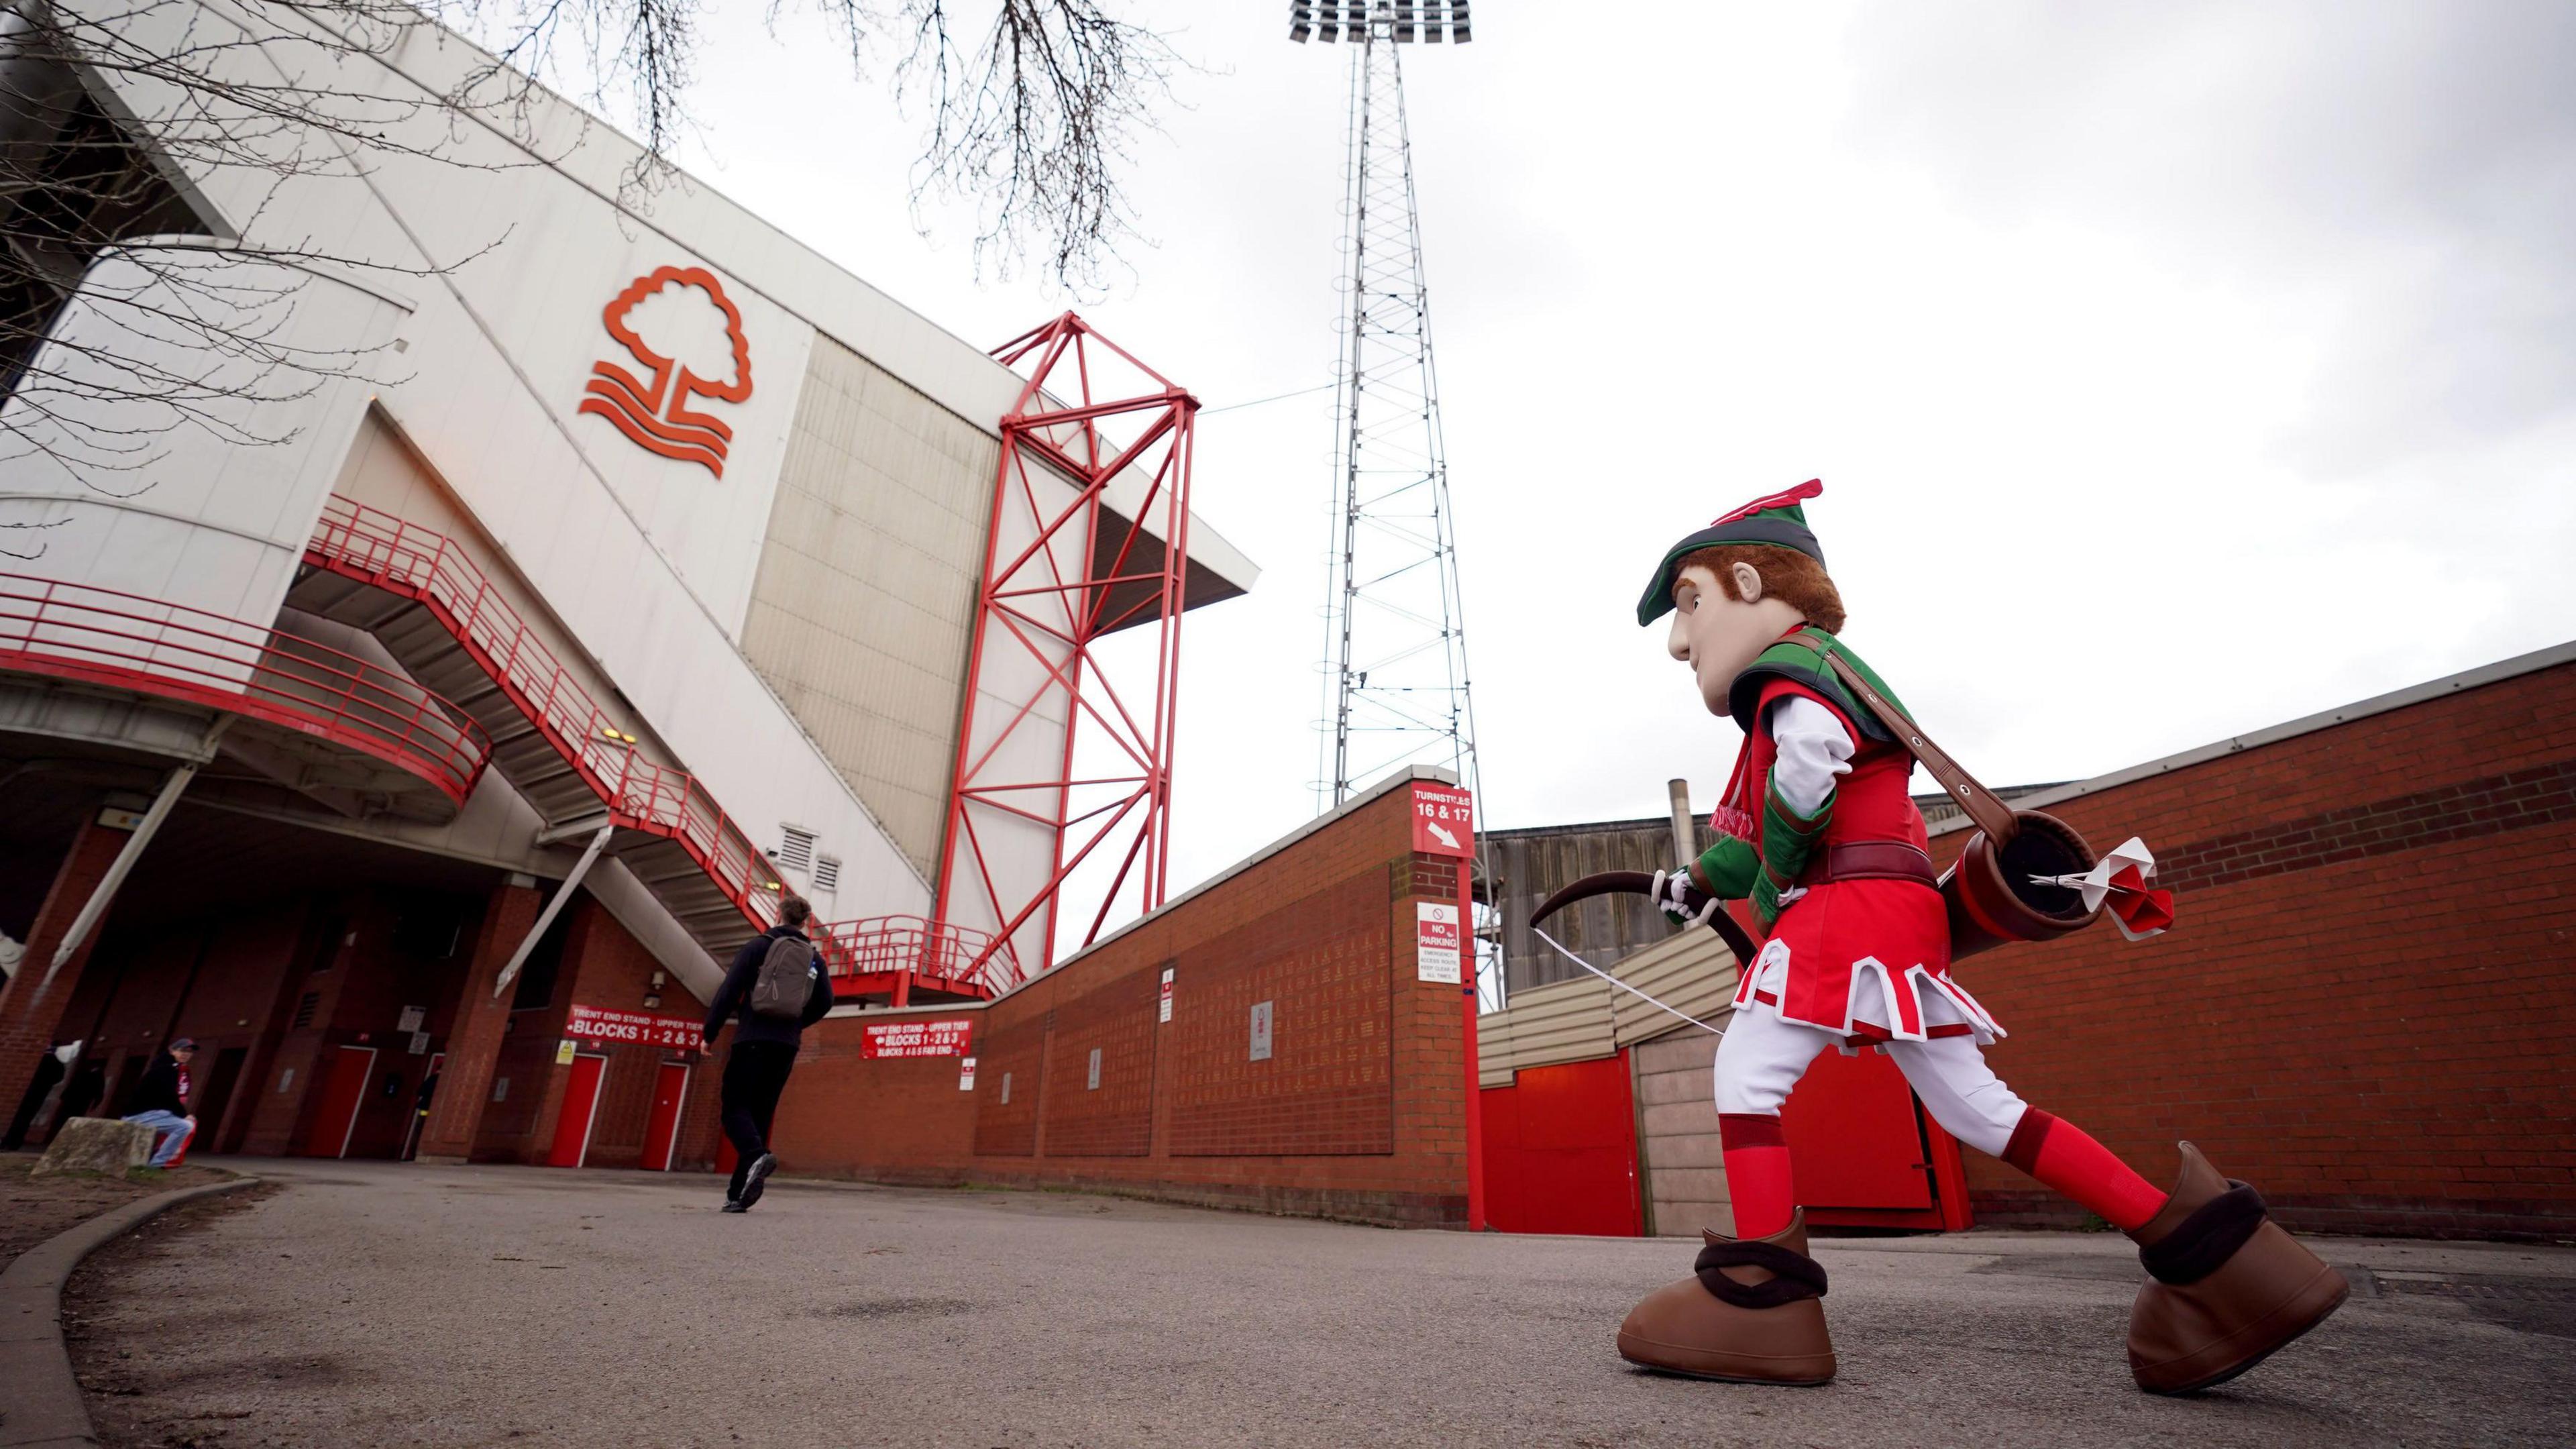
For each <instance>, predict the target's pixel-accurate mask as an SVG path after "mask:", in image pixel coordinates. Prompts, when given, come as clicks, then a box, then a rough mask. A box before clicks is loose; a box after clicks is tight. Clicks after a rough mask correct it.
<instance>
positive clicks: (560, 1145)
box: [546, 1056, 608, 1167]
mask: <svg viewBox="0 0 2576 1449" xmlns="http://www.w3.org/2000/svg"><path fill="white" fill-rule="evenodd" d="M607 1070H608V1058H606V1057H590V1056H581V1057H574V1058H573V1059H572V1081H571V1082H570V1083H568V1084H566V1085H565V1087H564V1100H563V1115H561V1116H559V1117H557V1118H555V1148H554V1151H552V1152H550V1153H548V1154H546V1165H547V1166H548V1167H579V1166H581V1160H582V1159H583V1158H585V1157H588V1156H589V1155H590V1122H591V1119H592V1118H593V1117H596V1116H598V1115H599V1079H600V1077H601V1076H603V1075H605V1074H606V1072H607Z"/></svg>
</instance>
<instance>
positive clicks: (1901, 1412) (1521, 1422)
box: [71, 1160, 2576, 1449]
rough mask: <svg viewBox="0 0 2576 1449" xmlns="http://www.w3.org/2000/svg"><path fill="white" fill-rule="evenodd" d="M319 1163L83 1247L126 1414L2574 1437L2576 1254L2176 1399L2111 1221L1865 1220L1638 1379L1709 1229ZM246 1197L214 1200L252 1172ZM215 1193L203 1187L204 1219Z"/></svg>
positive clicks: (2437, 1276) (1165, 1439) (863, 1437)
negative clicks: (1788, 1289)
mask: <svg viewBox="0 0 2576 1449" xmlns="http://www.w3.org/2000/svg"><path fill="white" fill-rule="evenodd" d="M232 1165H234V1166H237V1167H240V1168H243V1169H246V1170H250V1171H255V1172H259V1173H261V1174H263V1175H268V1176H271V1177H273V1178H275V1179H277V1180H279V1181H281V1182H282V1183H283V1184H284V1188H285V1190H284V1191H282V1192H278V1193H276V1194H274V1195H270V1196H267V1197H264V1198H262V1199H260V1200H257V1201H253V1202H250V1203H247V1204H245V1205H241V1206H239V1207H219V1206H216V1205H214V1204H208V1205H204V1210H203V1211H202V1213H199V1212H196V1211H195V1210H194V1209H195V1206H196V1205H192V1207H191V1208H183V1209H181V1210H180V1212H181V1214H182V1215H183V1217H182V1219H181V1220H180V1221H179V1222H177V1223H173V1224H170V1225H167V1226H165V1227H164V1228H162V1229H161V1230H159V1231H147V1232H145V1233H143V1234H139V1235H137V1237H135V1238H133V1239H130V1240H128V1241H126V1242H124V1243H120V1244H118V1245H116V1246H114V1247H111V1248H109V1249H107V1250H105V1251H103V1252H102V1253H100V1254H99V1255H98V1256H96V1257H94V1258H92V1259H91V1260H90V1263H89V1264H88V1265H87V1266H85V1267H84V1268H83V1269H82V1270H81V1272H80V1274H79V1275H78V1276H77V1277H76V1278H75V1279H74V1280H73V1285H72V1293H71V1313H72V1315H73V1322H72V1325H71V1326H72V1330H73V1333H74V1338H75V1341H74V1358H75V1361H76V1363H77V1364H78V1366H79V1368H80V1371H81V1374H82V1377H83V1380H84V1382H85V1383H86V1384H87V1385H88V1386H89V1388H90V1390H91V1397H92V1402H93V1405H94V1408H95V1410H96V1412H97V1414H98V1416H99V1419H100V1427H101V1430H102V1432H103V1433H104V1434H105V1435H106V1437H107V1441H108V1442H110V1443H122V1444H189V1445H206V1446H216V1445H220V1446H249V1445H295V1446H305V1445H312V1446H322V1445H332V1446H339V1445H350V1444H369V1445H414V1444H421V1445H490V1444H506V1443H514V1442H515V1443H537V1444H547V1445H600V1446H606V1445H619V1446H626V1445H722V1446H730V1445H735V1444H746V1445H836V1446H837V1445H858V1444H906V1445H956V1446H972V1449H992V1446H1012V1449H1026V1446H1048V1445H1119V1444H1145V1445H1182V1444H1228V1445H1350V1444H1491V1445H1500V1444H1513V1445H1521V1444H1526V1445H1610V1444H1619V1445H1629V1444H1692V1445H1710V1444H1799V1445H1810V1444H1813V1445H1841V1444H1851V1445H1862V1444H1868V1445H1883V1444H1898V1443H1903V1444H1961V1445H1966V1444H1976V1445H1993V1444H2043V1443H2044V1444H2052V1445H2100V1444H2141V1443H2178V1444H2179V1443H2187V1444H2191V1445H2194V1446H2215V1445H2293V1444H2320V1445H2322V1444H2333V1445H2349V1444H2446V1445H2448V1444H2471V1443H2477V1444H2532V1445H2539V1444H2550V1445H2563V1444H2566V1443H2568V1442H2570V1441H2571V1439H2576V1249H2569V1248H2548V1247H2514V1246H2500V1245H2488V1244H2430V1243H2413V1242H2378V1241H2368V1240H2357V1239H2325V1240H2320V1242H2319V1246H2320V1248H2321V1249H2322V1250H2323V1251H2324V1252H2325V1254H2326V1255H2327V1257H2328V1258H2329V1259H2330V1260H2332V1261H2333V1262H2335V1263H2336V1264H2337V1265H2338V1266H2340V1267H2343V1268H2344V1269H2345V1270H2346V1273H2347V1276H2348V1277H2350V1278H2351V1279H2352V1280H2353V1281H2354V1283H2355V1284H2356V1287H2357V1291H2356V1292H2355V1294H2354V1298H2353V1301H2352V1303H2351V1304H2350V1305H2349V1306H2348V1307H2346V1308H2345V1310H2344V1311H2343V1312H2342V1313H2340V1314H2338V1315H2337V1316H2336V1317H2335V1318H2334V1319H2332V1320H2330V1321H2329V1322H2328V1323H2327V1324H2326V1325H2325V1326H2324V1327H2322V1328H2320V1329H2319V1330H2318V1331H2317V1332H2316V1333H2314V1334H2312V1335H2310V1336H2309V1337H2308V1338H2307V1339H2305V1340H2303V1341H2301V1342H2300V1343H2298V1344H2295V1345H2293V1346H2292V1347H2291V1348H2290V1349H2288V1350H2286V1351H2285V1352H2283V1353H2282V1354H2281V1355H2280V1356H2279V1357H2277V1358H2275V1359H2274V1360H2272V1361H2271V1362H2270V1363H2267V1364H2265V1365H2263V1366H2262V1367H2261V1368H2259V1369H2257V1370H2256V1371H2255V1372H2254V1373H2252V1374H2251V1375H2248V1376H2247V1377H2245V1378H2242V1379H2239V1380H2237V1381H2236V1382H2235V1383H2233V1384H2231V1385H2228V1386H2226V1387H2225V1388H2223V1389H2221V1390H2218V1391H2215V1392H2212V1393H2209V1394H2206V1395H2203V1396H2199V1397H2196V1398H2191V1399H2183V1400H2171V1399H2156V1398H2150V1397H2147V1396H2145V1395H2142V1394H2140V1393H2138V1392H2137V1391H2136V1390H2135V1389H2134V1388H2132V1387H2131V1386H2130V1384H2129V1380H2128V1374H2127V1370H2126V1367H2125V1365H2124V1363H2123V1360H2122V1355H2121V1335H2122V1331H2123V1327H2124V1325H2125V1323H2126V1321H2127V1314H2128V1304H2129V1300H2130V1297H2131V1295H2132V1293H2133V1292H2134V1290H2135V1285H2136V1282H2137V1267H2136V1260H2135V1257H2134V1256H2133V1255H2132V1253H2131V1252H2130V1250H2129V1248H2128V1245H2127V1244H2126V1242H2125V1241H2124V1240H2122V1239H2119V1238H2117V1237H2113V1236H2108V1235H2085V1234H2067V1235H2039V1234H2032V1235H2010V1236H2007V1235H2000V1234H1994V1235H1990V1234H1968V1235H1962V1236H1955V1237H1948V1238H1928V1239H1926V1238H1915V1239H1861V1240H1835V1241H1828V1242H1825V1243H1823V1244H1821V1245H1820V1247H1819V1250H1818V1257H1819V1258H1821V1259H1822V1260H1823V1261H1824V1263H1825V1264H1826V1266H1827V1267H1828V1268H1829V1270H1830V1271H1831V1273H1832V1275H1833V1292H1832V1294H1831V1296H1830V1297H1829V1298H1828V1299H1827V1300H1826V1303H1827V1309H1828V1312H1829V1313H1830V1314H1831V1317H1832V1321H1833V1325H1834V1334H1835V1338H1836V1340H1837V1346H1838V1348H1839V1349H1840V1351H1841V1356H1842V1376H1841V1378H1840V1379H1838V1380H1837V1381H1836V1382H1835V1383H1834V1384H1833V1385H1832V1386H1830V1387H1827V1388H1823V1389H1813V1390H1793V1389H1759V1388H1750V1387H1735V1386H1726V1385H1717V1384H1705V1383H1697V1382H1691V1381H1685V1380H1677V1379H1666V1378H1659V1377H1653V1376H1648V1375H1643V1374H1638V1373H1635V1372H1632V1371H1630V1370H1628V1369H1627V1368H1626V1367H1624V1366H1623V1365H1622V1364H1621V1362H1620V1361H1619V1359H1618V1358H1617V1356H1616V1355H1615V1353H1614V1352H1613V1351H1612V1348H1611V1336H1612V1333H1613V1331H1614V1330H1615V1328H1616V1326H1617V1324H1618V1321H1619V1318H1620V1316H1621V1315H1622V1314H1623V1313H1624V1312H1625V1311H1626V1309H1627V1307H1628V1305H1629V1303H1630V1302H1631V1301H1633V1300H1634V1299H1635V1298H1636V1297H1638V1296H1639V1295H1641V1294H1642V1293H1644V1292H1646V1291H1647V1290H1649V1289H1651V1288H1654V1287H1656V1286H1659V1285H1660V1284H1662V1283H1664V1282H1666V1281H1669V1280H1670V1279H1672V1278H1675V1277H1678V1276H1680V1275H1681V1274H1682V1273H1683V1272H1685V1271H1686V1270H1687V1267H1688V1263H1689V1259H1690V1256H1691V1253H1692V1251H1693V1250H1692V1247H1691V1246H1690V1245H1689V1244H1687V1243H1683V1242H1676V1241H1673V1240H1650V1241H1642V1242H1641V1241H1637V1240H1633V1239H1629V1240H1619V1239H1600V1238H1541V1237H1510V1236H1501V1235H1477V1236H1470V1235H1467V1234H1459V1233H1404V1232H1391V1231H1384V1230H1379V1229H1372V1228H1359V1227H1348V1226H1343V1225H1339V1224H1331V1223H1320V1222H1310V1221H1303V1220H1295V1219H1279V1218H1265V1217H1256V1216H1250V1215H1245V1214H1235V1213H1219V1212H1204V1211H1198V1210H1193V1209H1185V1208H1176V1207H1167V1206H1162V1205H1158V1204H1149V1203H1136V1202H1127V1201H1121V1200H1113V1199H1107V1198H1096V1197H1088V1196H1081V1195H1074V1194H1061V1193H1018V1192H930V1191H911V1190H899V1189H870V1188H854V1187H848V1186H838V1185H804V1184H798V1183H794V1182H782V1183H780V1184H778V1185H775V1186H773V1188H772V1189H771V1191H770V1194H769V1197H768V1200H767V1201H766V1202H764V1203H762V1204H761V1206H760V1208H759V1209H758V1210H757V1211H755V1212H753V1213H751V1214H748V1215H745V1216H739V1217H736V1216H726V1215H722V1214H719V1213H717V1212H716V1211H715V1208H716V1206H717V1203H718V1202H719V1201H720V1199H721V1191H720V1189H719V1188H718V1187H717V1186H716V1185H715V1184H714V1183H713V1181H712V1180H711V1179H707V1178H703V1177H685V1178H670V1177H662V1176H657V1175H652V1174H639V1173H599V1172H560V1171H548V1170H544V1169H533V1168H531V1169H517V1168H490V1167H478V1168H470V1169H459V1168H434V1167H420V1166H397V1165H394V1164H380V1163H355V1162H317V1163H297V1162H276V1161H268V1160H261V1161H257V1162H250V1161H241V1162H237V1163H234V1164H232ZM218 1201H220V1200H218ZM188 1216H193V1217H195V1218H196V1221H194V1222H190V1221H187V1217H188Z"/></svg>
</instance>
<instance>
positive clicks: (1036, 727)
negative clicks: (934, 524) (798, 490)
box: [938, 312, 1199, 990]
mask: <svg viewBox="0 0 2576 1449" xmlns="http://www.w3.org/2000/svg"><path fill="white" fill-rule="evenodd" d="M993 355H994V356H995V357H997V358H999V359H1001V361H1002V362H1003V363H1004V364H1005V365H1008V366H1014V367H1017V366H1021V365H1022V364H1024V363H1025V364H1027V365H1028V368H1027V375H1028V382H1027V384H1026V385H1025V386H1024V387H1023V388H1022V389H1021V390H1020V395H1019V400H1018V401H1017V402H1016V403H1015V404H1014V405H1013V406H1012V409H1011V411H1010V414H1009V415H1008V416H1006V417H1004V418H1003V419H1002V429H1001V430H1002V458H1001V466H1000V469H999V472H998V475H997V476H996V477H995V479H994V493H993V520H992V530H991V534H990V536H989V539H988V541H987V544H986V548H987V554H986V559H985V566H984V584H983V590H982V594H981V598H980V600H979V606H978V610H977V617H976V623H975V643H974V654H973V657H972V660H971V662H970V665H969V670H968V678H969V679H970V681H971V682H970V684H969V686H968V690H967V698H966V713H965V720H964V723H963V726H962V727H961V728H960V730H959V732H958V751H957V768H956V775H955V778H954V781H953V784H952V786H951V790H950V794H949V806H948V830H947V838H946V841H945V843H944V845H943V847H942V855H941V859H940V867H939V883H940V893H939V917H940V919H939V923H938V924H939V928H940V929H941V930H944V931H952V932H953V931H956V930H959V929H965V928H978V929H989V930H990V931H991V935H990V936H989V937H986V938H985V939H984V942H983V944H982V945H981V946H980V948H979V949H978V950H977V951H976V953H975V954H974V956H973V958H972V960H970V961H968V962H967V963H966V964H965V966H964V969H963V972H962V974H963V975H965V976H967V977H968V978H970V979H975V980H980V981H983V982H986V983H988V984H989V985H991V986H992V987H993V988H995V989H997V990H1000V989H1007V988H1008V987H1010V986H1012V985H1015V984H1017V983H1018V982H1020V981H1024V980H1026V979H1028V978H1029V977H1031V976H1034V975H1036V974H1038V973H1039V972H1041V971H1044V970H1045V969H1046V968H1047V967H1048V965H1049V964H1051V962H1052V960H1053V953H1054V949H1055V944H1056V942H1057V939H1058V935H1057V922H1056V916H1057V912H1058V908H1059V904H1060V901H1061V899H1062V897H1063V894H1064V891H1065V887H1066V884H1067V882H1068V881H1070V880H1072V879H1073V878H1074V877H1075V876H1076V874H1077V872H1081V871H1083V870H1084V868H1085V866H1086V865H1091V866H1093V869H1094V870H1095V871H1096V872H1097V873H1096V874H1095V875H1093V876H1090V877H1086V888H1085V890H1084V893H1083V895H1082V897H1081V898H1082V899H1084V900H1085V901H1086V902H1087V901H1088V900H1089V898H1090V892H1091V891H1093V890H1096V891H1097V892H1098V898H1099V908H1098V910H1097V911H1096V912H1094V913H1093V914H1092V916H1091V920H1090V922H1089V924H1088V926H1087V928H1086V929H1085V930H1084V933H1083V935H1082V936H1081V938H1080V944H1081V945H1089V944H1090V943H1091V942H1092V941H1093V940H1094V939H1095V938H1097V937H1098V935H1099V934H1100V929H1101V927H1102V925H1103V924H1104V923H1105V922H1106V921H1107V919H1108V917H1109V915H1110V912H1111V910H1112V909H1113V908H1114V907H1115V906H1116V905H1117V904H1118V903H1119V902H1120V901H1121V900H1122V899H1130V898H1132V899H1133V901H1134V902H1135V905H1136V907H1137V909H1138V910H1140V911H1152V910H1154V909H1156V908H1158V907H1160V906H1161V905H1162V904H1163V896H1164V889H1165V872H1166V868H1167V860H1168V857H1169V854H1170V848H1171V840H1170V818H1171V816H1170V811H1171V761H1172V732H1173V726H1174V715H1175V712H1176V710H1177V707H1178V704H1179V671H1180V657H1181V613H1182V610H1183V608H1184V606H1185V587H1186V584H1187V580H1188V574H1189V517H1190V457H1191V446H1192V442H1191V440H1192V422H1193V419H1195V418H1196V416H1197V414H1198V408H1199V403H1198V399H1196V398H1194V397H1192V396H1190V394H1189V392H1188V391H1187V390H1186V389H1184V388H1182V387H1181V386H1179V385H1178V384H1176V383H1174V382H1172V381H1171V380H1170V379H1168V378H1165V377H1164V376H1163V375H1162V374H1160V373H1158V372H1155V371H1154V370H1153V369H1151V368H1149V367H1147V366H1145V365H1144V364H1143V363H1141V362H1138V361H1137V360H1136V359H1135V358H1134V357H1133V356H1130V355H1129V354H1128V353H1127V352H1126V351H1124V350H1123V349H1121V348H1119V347H1118V346H1117V345H1116V344H1115V343H1112V342H1110V341H1109V340H1108V339H1107V338H1104V337H1102V336H1101V335H1100V334H1099V333H1097V332H1095V331H1093V330H1092V328H1091V327H1090V325H1089V324H1087V323H1085V322H1084V321H1083V320H1082V319H1081V318H1080V317H1077V316H1075V315H1074V314H1073V313H1070V312H1067V313H1065V314H1064V315H1063V316H1061V317H1058V318H1056V319H1055V320H1054V321H1052V322H1049V323H1047V324H1046V325H1045V326H1043V327H1040V328H1038V329H1036V330H1035V331H1032V332H1030V333H1027V334H1026V335H1024V336H1021V337H1018V338H1015V339H1013V340H1012V341H1010V342H1007V343H1005V344H1003V345H1002V346H1001V347H999V348H997V349H995V350H994V354H993ZM1105 429H1110V430H1115V433H1116V434H1118V435H1119V436H1113V434H1112V432H1111V431H1106V430H1105ZM1131 628H1132V629H1136V630H1140V631H1146V630H1150V631H1152V632H1151V645H1150V648H1148V649H1136V648H1127V649H1124V650H1121V651H1120V652H1121V653H1124V654H1127V655H1132V656H1140V657H1141V656H1150V659H1151V661H1152V662H1151V664H1150V666H1149V669H1150V672H1149V673H1148V672H1146V671H1145V670H1134V666H1133V664H1132V662H1131V663H1130V665H1129V669H1131V670H1134V672H1133V673H1131V675H1130V677H1129V678H1128V680H1127V681H1126V682H1125V683H1124V684H1122V683H1121V682H1120V680H1119V678H1118V676H1119V674H1120V673H1121V672H1122V670H1121V669H1120V668H1119V667H1118V663H1117V661H1114V660H1111V659H1109V658H1106V657H1104V656H1103V654H1102V653H1101V652H1100V650H1099V648H1098V646H1099V644H1100V642H1101V641H1102V640H1103V639H1105V638H1106V637H1107V636H1109V635H1111V634H1114V633H1117V632H1119V631H1121V630H1126V629H1131ZM1138 675H1141V676H1142V677H1137V676H1138ZM1078 741H1085V742H1088V744H1089V749H1088V751H1087V753H1088V755H1089V757H1090V759H1089V761H1087V762H1085V763H1080V764H1078V763H1077V760H1076V753H1075V747H1076V744H1077V742H1078ZM1101 760H1105V761H1108V762H1109V763H1107V764H1106V765H1097V764H1096V763H1095V762H1097V761H1101ZM1033 843H1034V844H1035V845H1036V847H1037V851H1036V853H1037V854H1051V862H1050V863H1049V865H1048V866H1047V867H1046V868H1045V869H1044V870H1043V872H1035V871H1031V870H1028V869H1026V868H1021V869H1018V870H1016V871H1015V870H1014V868H1013V866H1012V864H1011V861H1012V860H1013V859H1020V860H1027V859H1029V858H1031V846H1032V844H1033ZM1131 888H1132V890H1131Z"/></svg>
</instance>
